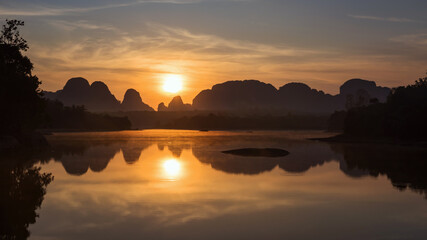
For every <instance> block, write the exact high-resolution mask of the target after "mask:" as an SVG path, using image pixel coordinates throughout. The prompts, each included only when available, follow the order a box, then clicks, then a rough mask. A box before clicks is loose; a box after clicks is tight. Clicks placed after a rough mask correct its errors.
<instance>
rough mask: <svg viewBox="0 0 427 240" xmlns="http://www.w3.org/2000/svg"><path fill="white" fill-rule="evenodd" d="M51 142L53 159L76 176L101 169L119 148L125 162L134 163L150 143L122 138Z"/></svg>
mask: <svg viewBox="0 0 427 240" xmlns="http://www.w3.org/2000/svg"><path fill="white" fill-rule="evenodd" d="M53 143H54V144H53V145H52V150H53V159H54V160H55V161H58V162H61V163H62V165H63V166H64V169H65V171H66V172H67V173H69V174H71V175H77V176H79V175H83V174H85V173H86V172H87V171H88V170H89V169H90V170H92V171H93V172H101V171H103V170H104V169H105V168H106V167H107V166H108V163H109V162H110V161H111V159H113V158H114V156H115V155H116V154H117V153H118V152H119V151H120V150H122V153H123V158H124V160H125V162H126V163H128V164H132V163H135V162H137V161H138V160H139V158H140V156H141V152H142V151H144V150H145V149H146V148H148V147H149V146H150V145H151V143H148V142H142V143H141V142H137V141H130V142H129V141H128V140H124V139H117V140H110V141H91V140H86V141H85V140H79V141H66V142H61V141H58V142H55V141H53Z"/></svg>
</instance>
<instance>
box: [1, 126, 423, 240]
mask: <svg viewBox="0 0 427 240" xmlns="http://www.w3.org/2000/svg"><path fill="white" fill-rule="evenodd" d="M322 135H325V134H323V133H320V132H197V131H166V130H164V131H163V130H153V131H133V132H111V133H64V134H55V135H53V136H49V141H50V143H51V145H52V148H53V151H52V152H50V153H48V154H46V153H44V154H40V155H35V156H25V157H21V158H32V159H33V160H32V162H30V163H28V162H27V163H25V164H24V163H22V164H3V165H4V167H2V170H1V173H0V174H1V175H0V177H1V179H2V183H1V189H0V191H1V193H0V194H1V198H2V199H1V200H0V201H1V204H2V208H1V209H2V211H3V213H1V216H2V219H1V221H2V222H1V225H2V226H1V228H0V239H2V237H3V238H7V237H10V236H13V235H15V236H21V237H25V236H27V235H28V234H30V237H29V238H30V239H212V240H218V239H233V240H234V239H427V200H426V196H427V150H426V149H422V148H416V147H398V146H387V145H375V146H374V145H363V144H362V145H354V144H329V143H322V142H315V141H309V140H305V139H306V138H308V137H320V136H322ZM245 147H262V148H267V147H271V148H282V149H285V150H287V151H289V152H290V154H289V155H287V156H285V157H279V158H262V157H261V158H254V157H239V156H233V155H228V154H223V153H221V151H223V150H230V149H235V148H245ZM37 167H41V169H40V170H38V169H37ZM44 173H52V176H53V177H54V180H53V181H52V182H50V181H49V178H51V177H52V176H49V175H46V174H45V175H43V174H44ZM39 205H40V206H41V207H40V208H38V206H39ZM35 214H38V215H39V217H36V215H35ZM34 221H35V223H34Z"/></svg>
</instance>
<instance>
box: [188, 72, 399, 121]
mask: <svg viewBox="0 0 427 240" xmlns="http://www.w3.org/2000/svg"><path fill="white" fill-rule="evenodd" d="M389 93H390V89H389V88H385V87H379V86H377V85H376V83H375V82H373V81H367V80H362V79H351V80H349V81H347V82H345V83H344V84H343V85H342V86H341V87H340V93H339V94H338V95H330V94H326V93H324V92H323V91H318V90H316V89H312V88H310V87H309V86H308V85H306V84H304V83H288V84H286V85H284V86H282V87H280V88H279V89H276V88H275V87H274V86H273V85H271V84H267V83H263V82H260V81H258V80H243V81H228V82H225V83H221V84H216V85H214V86H213V87H212V89H207V90H203V91H201V92H200V93H199V94H198V95H197V96H196V97H195V98H194V100H193V108H194V109H195V110H204V111H234V112H236V111H237V112H239V111H240V112H241V111H256V112H263V111H264V112H265V111H267V112H272V111H274V112H275V113H287V112H300V113H332V112H334V111H336V110H343V109H345V107H346V106H347V105H346V104H347V99H348V98H354V99H355V100H354V101H357V100H360V99H363V101H364V102H369V100H370V99H372V98H376V99H377V100H378V101H380V102H384V101H385V100H386V98H387V96H388V94H389Z"/></svg>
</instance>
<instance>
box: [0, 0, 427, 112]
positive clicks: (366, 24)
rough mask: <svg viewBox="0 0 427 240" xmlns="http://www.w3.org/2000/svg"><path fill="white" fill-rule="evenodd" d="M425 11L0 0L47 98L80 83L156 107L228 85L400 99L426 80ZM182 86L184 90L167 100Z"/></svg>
mask: <svg viewBox="0 0 427 240" xmlns="http://www.w3.org/2000/svg"><path fill="white" fill-rule="evenodd" d="M426 9H427V1H425V0H357V1H356V0H140V1H136V0H122V1H119V0H93V1H89V0H85V1H83V0H73V1H71V0H25V1H23V0H14V1H11V0H8V1H6V0H0V20H1V22H3V23H4V20H5V19H20V20H24V21H25V26H24V27H23V28H22V29H21V35H23V37H24V38H25V39H27V41H28V42H29V46H30V49H29V51H28V52H27V55H28V56H29V57H30V59H31V61H32V62H33V63H34V67H35V69H34V73H35V74H36V75H37V76H38V77H39V79H40V80H41V81H42V82H43V83H42V85H41V88H42V89H43V90H48V91H56V90H58V89H62V87H63V86H64V84H65V83H66V81H67V80H68V79H70V78H72V77H84V78H86V79H87V80H88V81H89V82H90V83H91V82H94V81H103V82H105V83H106V84H107V85H108V86H109V88H110V91H111V92H112V93H113V94H114V95H115V96H116V98H117V99H119V100H122V99H123V95H124V93H125V91H126V90H127V89H128V88H134V89H136V90H137V91H139V92H140V93H141V97H142V99H143V101H144V102H146V103H148V104H149V105H151V106H152V107H157V105H158V104H159V103H160V102H166V103H168V102H169V101H170V100H171V99H172V97H173V96H174V95H181V96H182V98H183V100H184V102H190V103H191V101H192V99H193V98H194V97H195V96H196V95H197V94H198V93H199V92H200V91H201V90H203V89H209V88H211V87H212V85H214V84H217V83H222V82H225V81H228V80H243V79H257V80H260V81H263V82H267V83H271V84H273V85H274V86H275V87H277V88H279V87H280V86H283V85H284V84H286V83H289V82H303V83H306V84H308V85H309V86H310V87H312V88H316V89H318V90H323V91H325V92H326V93H331V94H336V93H338V92H339V86H340V85H341V84H342V83H344V82H345V81H346V80H348V79H351V78H363V79H367V80H373V81H376V82H377V84H378V85H380V86H388V87H395V86H399V85H407V84H410V83H413V82H414V81H415V80H417V79H418V78H419V77H423V76H425V73H426V72H427V14H426ZM168 74H177V75H181V76H182V78H183V86H184V88H183V90H182V91H181V92H179V93H177V94H172V93H166V92H164V91H163V90H162V84H163V81H164V77H165V76H167V75H168Z"/></svg>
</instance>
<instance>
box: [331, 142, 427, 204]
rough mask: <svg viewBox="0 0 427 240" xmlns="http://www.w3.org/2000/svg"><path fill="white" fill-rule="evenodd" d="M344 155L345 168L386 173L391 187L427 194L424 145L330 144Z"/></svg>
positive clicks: (374, 173) (426, 152) (426, 164)
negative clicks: (421, 146)
mask: <svg viewBox="0 0 427 240" xmlns="http://www.w3.org/2000/svg"><path fill="white" fill-rule="evenodd" d="M332 149H333V150H334V151H336V152H338V153H341V154H342V156H343V161H344V162H345V165H346V170H349V171H351V170H354V169H355V170H357V171H359V172H360V171H364V172H365V175H370V176H375V177H377V176H379V175H380V174H384V175H386V176H387V177H388V178H389V179H390V181H391V183H392V184H393V186H394V187H396V188H398V189H400V190H404V189H406V188H409V189H411V190H413V191H416V192H420V193H423V194H425V195H426V197H427V174H426V171H427V162H426V161H425V159H426V156H427V149H425V148H424V149H423V148H416V147H404V146H391V145H375V146H374V145H361V144H358V145H355V144H342V145H332Z"/></svg>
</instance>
